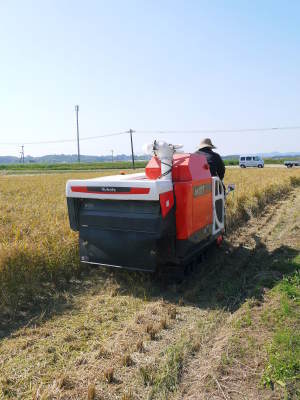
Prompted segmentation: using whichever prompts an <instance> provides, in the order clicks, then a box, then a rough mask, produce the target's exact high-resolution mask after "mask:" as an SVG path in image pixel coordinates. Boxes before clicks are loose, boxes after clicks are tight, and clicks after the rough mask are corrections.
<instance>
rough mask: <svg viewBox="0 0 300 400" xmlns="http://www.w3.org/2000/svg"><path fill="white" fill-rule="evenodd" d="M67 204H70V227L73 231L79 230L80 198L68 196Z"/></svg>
mask: <svg viewBox="0 0 300 400" xmlns="http://www.w3.org/2000/svg"><path fill="white" fill-rule="evenodd" d="M67 206H68V213H69V222H70V227H71V229H73V231H78V230H79V220H78V217H79V207H80V199H75V198H71V197H67Z"/></svg>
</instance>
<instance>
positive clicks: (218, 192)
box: [212, 176, 225, 235]
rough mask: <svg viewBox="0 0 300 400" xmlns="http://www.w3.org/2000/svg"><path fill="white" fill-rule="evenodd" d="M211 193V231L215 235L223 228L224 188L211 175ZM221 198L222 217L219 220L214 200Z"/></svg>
mask: <svg viewBox="0 0 300 400" xmlns="http://www.w3.org/2000/svg"><path fill="white" fill-rule="evenodd" d="M212 195H213V228H212V233H213V235H216V234H217V233H222V232H223V231H224V228H225V208H224V204H225V197H224V188H223V184H222V181H221V180H220V179H219V178H218V177H216V176H213V177H212ZM217 200H222V202H223V209H222V218H221V220H220V219H219V218H218V215H217V210H216V201H217Z"/></svg>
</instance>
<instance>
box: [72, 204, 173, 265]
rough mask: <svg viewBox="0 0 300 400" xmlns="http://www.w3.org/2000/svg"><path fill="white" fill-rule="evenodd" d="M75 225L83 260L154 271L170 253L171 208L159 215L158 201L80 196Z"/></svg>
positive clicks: (171, 236)
mask: <svg viewBox="0 0 300 400" xmlns="http://www.w3.org/2000/svg"><path fill="white" fill-rule="evenodd" d="M79 225H80V226H79V241H80V258H81V261H83V262H89V263H96V264H106V265H111V266H117V267H125V268H133V269H138V270H144V271H154V270H155V268H156V266H157V263H158V262H159V261H160V259H161V258H162V257H163V258H164V259H165V252H166V251H167V255H168V256H170V257H172V256H173V253H172V250H173V248H174V246H172V244H173V243H174V241H175V216H174V211H173V210H172V211H171V212H170V213H169V214H168V216H167V217H166V218H162V216H161V211H160V203H159V201H155V202H154V201H153V202H150V201H130V200H126V201H124V200H123V201H118V200H92V199H87V200H85V199H84V200H82V203H81V206H80V210H79Z"/></svg>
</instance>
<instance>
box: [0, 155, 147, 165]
mask: <svg viewBox="0 0 300 400" xmlns="http://www.w3.org/2000/svg"><path fill="white" fill-rule="evenodd" d="M149 158H150V157H149V156H147V155H141V156H137V155H135V156H134V159H135V160H137V161H142V160H148V159H149ZM80 160H81V162H83V163H95V162H111V160H112V159H111V156H87V155H81V156H80ZM114 161H131V155H130V156H129V155H126V154H118V155H116V156H114ZM19 162H20V158H18V157H14V156H0V164H18V163H19ZM76 162H77V154H50V155H46V156H41V157H32V156H26V157H25V163H26V164H33V163H36V164H60V163H62V164H63V163H68V164H69V163H76Z"/></svg>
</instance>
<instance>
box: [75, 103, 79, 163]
mask: <svg viewBox="0 0 300 400" xmlns="http://www.w3.org/2000/svg"><path fill="white" fill-rule="evenodd" d="M75 112H76V127H77V157H78V162H79V163H80V148H79V123H78V112H79V106H78V105H76V106H75Z"/></svg>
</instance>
